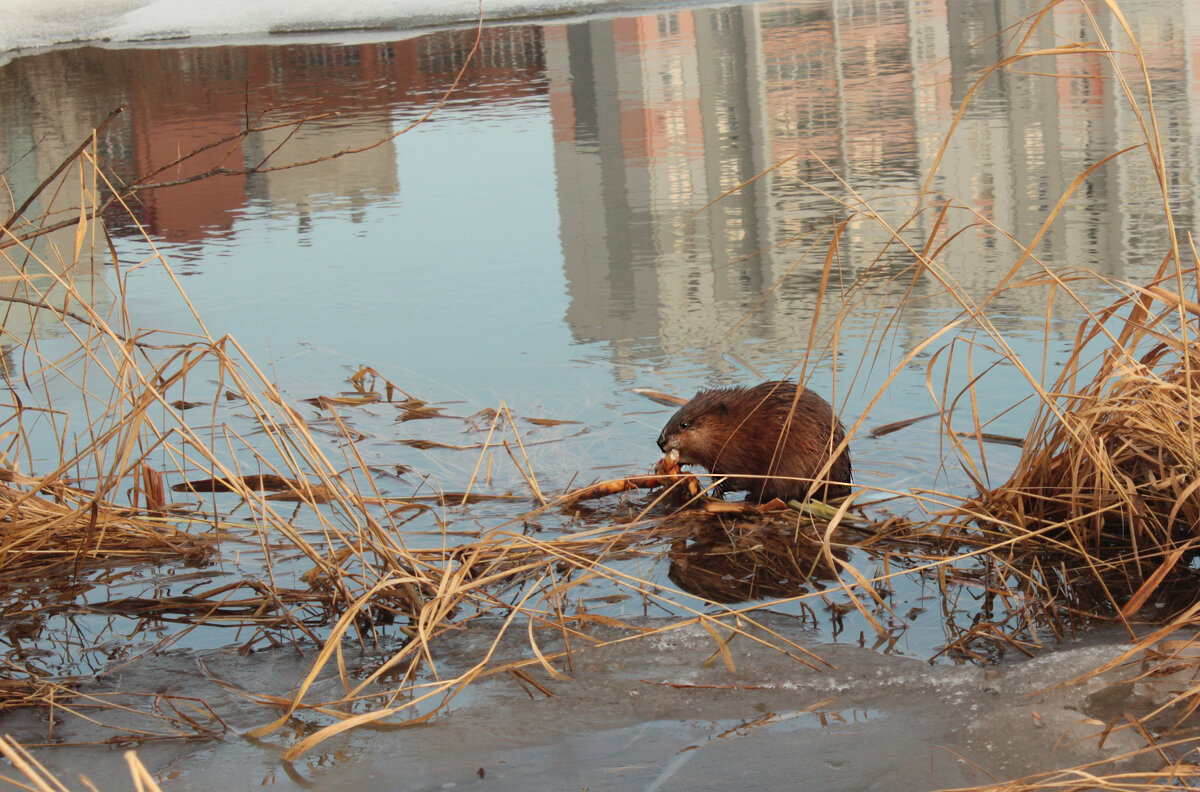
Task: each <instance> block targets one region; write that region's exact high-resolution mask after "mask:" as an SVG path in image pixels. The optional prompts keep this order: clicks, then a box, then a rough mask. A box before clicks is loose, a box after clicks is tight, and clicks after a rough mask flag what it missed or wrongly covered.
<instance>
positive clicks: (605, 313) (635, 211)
mask: <svg viewBox="0 0 1200 792" xmlns="http://www.w3.org/2000/svg"><path fill="white" fill-rule="evenodd" d="M753 14H754V11H753V9H752V8H726V9H716V10H704V11H697V12H680V13H669V14H663V15H659V16H657V17H639V18H634V19H618V20H597V21H591V22H582V23H575V24H570V25H557V26H550V27H548V28H547V31H546V61H547V73H548V76H549V79H550V84H551V92H550V107H551V114H552V123H553V124H554V139H555V165H556V170H557V174H558V199H559V211H560V215H561V224H562V229H563V233H562V242H563V253H564V259H565V262H564V267H565V269H566V276H567V283H568V289H569V290H570V293H571V303H570V306H569V308H568V315H567V320H568V322H569V323H570V325H571V327H572V330H573V332H575V333H576V335H577V336H578V337H580V338H585V339H619V338H639V337H654V336H657V335H659V334H660V333H663V334H671V333H673V332H679V333H686V332H687V324H688V322H687V321H683V322H682V323H681V320H684V319H686V317H685V316H684V314H683V313H681V312H680V311H679V310H677V308H681V307H683V306H691V307H692V309H693V310H696V309H701V310H712V309H714V307H715V306H717V305H725V304H727V303H728V300H727V298H728V297H731V296H735V295H738V294H747V293H761V288H762V277H761V272H760V270H761V266H762V265H761V261H760V259H758V258H757V257H754V256H753V255H751V258H750V259H749V260H747V261H744V262H739V263H738V264H737V265H736V266H730V267H724V266H723V265H726V264H728V263H729V255H728V254H729V253H730V252H731V251H733V252H736V253H742V252H743V251H745V252H747V253H749V254H753V253H754V252H756V251H757V250H758V249H759V248H760V247H761V241H760V231H761V227H760V225H759V224H758V219H759V218H760V217H765V215H766V213H765V212H763V211H761V210H760V209H759V208H758V203H759V202H760V201H762V200H763V198H764V196H765V193H764V191H763V190H762V189H761V188H760V187H757V186H756V187H752V188H750V189H747V190H743V191H741V192H739V193H737V194H736V195H735V196H732V198H731V199H730V200H727V201H725V202H722V203H719V204H717V205H714V206H712V207H709V208H707V209H705V210H704V211H702V212H700V214H699V215H698V216H697V217H695V218H691V219H690V222H689V225H688V227H687V228H686V230H682V231H681V230H680V229H678V228H677V227H676V226H677V225H678V224H679V223H680V222H681V221H682V220H684V219H685V218H687V213H688V212H689V211H690V210H692V209H700V208H701V207H702V206H703V197H704V196H708V195H719V194H720V193H721V192H723V191H725V190H729V189H732V188H734V187H736V186H737V185H738V184H740V183H741V182H743V181H746V180H748V179H749V178H751V177H752V176H753V175H754V174H755V173H757V172H758V170H760V169H761V167H760V165H761V163H759V162H755V161H754V160H753V157H754V156H755V154H756V148H755V146H754V145H753V143H754V142H755V141H756V140H758V139H760V138H759V137H758V135H759V132H758V130H756V129H755V128H754V126H758V125H756V124H754V123H752V121H751V117H752V116H753V115H754V113H755V112H757V110H756V109H755V105H756V104H757V99H758V97H759V95H760V93H761V92H760V91H759V90H758V88H757V82H758V80H757V68H753V66H752V64H753V60H752V59H753V57H754V55H753V50H752V49H751V48H748V47H746V46H745V42H744V41H743V36H744V31H745V30H746V28H747V18H752V17H753ZM713 108H720V112H713ZM759 151H761V149H759ZM702 240H708V241H707V242H704V243H703V244H702V247H701V246H700V245H701V241H702ZM730 240H733V242H734V245H733V246H729V247H727V242H728V241H730ZM664 258H673V259H674V258H681V259H684V260H690V261H695V262H698V264H697V266H696V267H694V268H693V269H692V274H691V275H690V276H689V277H688V278H687V279H685V280H681V279H679V278H677V277H676V274H677V273H676V271H673V270H668V269H666V268H663V267H660V266H659V265H660V263H661V261H662V259H664ZM714 270H715V271H714ZM726 318H727V319H730V320H733V321H736V319H737V318H738V317H736V316H729V317H726ZM701 319H702V320H703V321H704V324H705V326H706V328H708V327H713V326H715V325H716V324H718V323H719V322H720V321H721V318H720V317H714V316H712V315H708V316H707V317H701Z"/></svg>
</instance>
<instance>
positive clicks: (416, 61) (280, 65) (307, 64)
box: [0, 26, 544, 242]
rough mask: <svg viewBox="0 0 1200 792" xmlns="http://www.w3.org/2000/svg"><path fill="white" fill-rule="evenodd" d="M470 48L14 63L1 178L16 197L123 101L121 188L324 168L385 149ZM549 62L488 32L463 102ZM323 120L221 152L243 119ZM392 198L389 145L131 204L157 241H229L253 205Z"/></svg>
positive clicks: (498, 95)
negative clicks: (265, 169)
mask: <svg viewBox="0 0 1200 792" xmlns="http://www.w3.org/2000/svg"><path fill="white" fill-rule="evenodd" d="M474 41H475V34H474V31H445V32H439V33H434V34H431V35H428V36H423V37H420V38H413V39H408V40H404V41H396V42H387V43H371V44H361V45H353V46H336V45H287V46H277V47H268V46H252V47H207V48H181V49H148V50H136V49H122V50H111V51H110V50H101V49H95V48H89V47H82V48H77V49H68V50H61V51H55V52H50V53H45V54H42V55H38V56H34V57H27V58H16V59H14V60H13V61H11V62H10V63H8V64H6V65H5V66H3V67H0V106H2V107H3V108H4V111H5V112H4V113H0V157H2V159H3V162H4V163H12V162H18V165H17V166H16V168H15V169H14V170H13V171H12V172H9V173H8V174H7V175H8V183H9V184H10V185H11V186H12V188H13V190H14V191H15V192H16V193H18V194H20V193H21V191H22V190H24V189H31V188H32V185H35V184H37V183H38V181H40V178H41V177H43V176H45V175H46V174H48V173H50V172H51V171H52V170H53V169H54V168H55V167H56V166H57V165H58V163H59V162H60V161H61V160H62V158H63V157H65V156H66V155H67V154H68V153H69V152H70V151H71V150H72V149H74V148H75V146H77V145H78V144H79V143H80V142H81V141H83V140H84V138H85V137H86V136H87V134H88V133H89V132H90V130H91V128H92V126H94V125H95V124H96V123H98V122H99V121H100V120H101V119H103V118H104V117H105V116H106V115H107V114H108V113H109V111H111V110H112V109H113V108H115V107H117V106H118V105H119V104H121V103H122V102H127V103H128V109H127V110H126V111H125V113H124V114H123V116H122V117H121V118H120V119H119V120H118V121H116V122H114V123H113V124H112V125H111V126H110V128H109V130H108V131H107V132H106V133H105V135H104V136H103V137H102V138H101V142H100V148H101V155H102V156H104V157H105V160H106V162H107V163H108V165H109V166H110V167H111V168H112V170H113V171H114V172H115V173H116V174H117V175H118V176H119V177H120V178H121V179H125V180H131V179H135V178H138V177H140V176H143V175H145V174H148V173H150V172H152V171H154V170H156V169H160V168H163V167H164V166H168V165H169V166H170V167H167V168H166V169H164V170H162V171H161V172H160V173H158V175H157V176H156V177H155V178H154V181H168V180H172V179H179V178H186V177H188V176H191V175H195V174H197V173H200V172H203V171H206V170H208V169H210V168H214V167H221V168H226V169H228V170H230V171H240V170H244V169H245V168H247V167H253V166H256V165H259V164H260V163H261V162H262V161H263V158H264V157H265V156H266V155H267V154H270V153H272V152H275V150H276V149H277V148H278V147H279V146H280V144H283V143H285V141H286V143H285V145H283V147H282V149H280V150H279V151H278V152H277V153H274V154H273V156H272V159H271V160H270V163H269V164H275V165H281V164H285V163H289V162H296V161H303V160H306V159H312V158H317V157H321V156H328V155H332V154H335V153H337V152H338V151H339V150H341V149H346V148H358V147H361V146H365V145H368V144H370V143H374V142H376V141H379V140H383V139H385V138H387V137H388V136H389V135H391V134H392V133H393V132H394V131H396V130H398V129H400V128H402V126H403V125H404V124H406V123H407V122H408V121H411V120H413V119H415V118H417V117H418V116H419V115H420V114H421V113H423V112H424V111H425V110H427V109H429V108H431V107H432V106H433V104H434V103H435V102H436V101H437V100H438V99H440V98H441V96H442V95H443V94H444V93H445V92H446V91H447V90H448V89H449V88H450V87H451V85H452V84H453V83H454V80H455V77H456V76H457V74H458V71H459V70H460V69H462V68H463V66H464V64H466V63H467V58H466V56H467V53H469V52H470V51H471V48H472V45H473V44H474ZM543 65H544V64H543V61H542V58H541V31H540V28H537V27H534V26H522V27H511V28H491V29H488V30H485V31H484V34H483V38H482V40H481V41H480V46H479V50H478V52H476V55H475V58H473V59H472V60H471V62H470V63H469V64H467V66H466V69H465V72H464V75H463V79H462V82H461V83H460V86H459V88H458V89H456V92H455V99H456V101H481V102H503V101H507V100H512V99H519V98H523V97H526V96H528V95H529V94H536V93H538V92H541V91H544V80H543V78H542V72H543ZM63 79H68V80H73V81H77V82H80V83H83V84H84V85H83V86H81V87H78V88H77V89H75V90H70V91H68V92H65V93H64V92H63V91H61V90H60V89H59V88H58V86H59V85H60V83H61V81H62V80H63ZM397 108H400V115H399V117H397V115H398V114H397ZM318 114H323V115H326V117H325V118H322V119H319V120H314V121H310V122H308V123H306V124H305V125H304V126H303V127H302V128H301V130H300V132H299V133H297V134H296V135H293V136H292V137H290V138H289V137H288V135H289V132H290V129H289V128H284V127H280V128H278V129H272V130H269V131H266V132H263V133H257V134H255V135H253V136H251V138H250V139H249V141H248V143H247V145H246V146H245V147H244V148H243V147H242V146H240V145H238V143H237V141H236V140H231V142H227V143H219V144H217V145H215V146H214V145H212V144H213V143H214V142H215V141H221V140H223V139H227V138H229V139H232V138H234V137H236V136H237V134H238V133H239V132H240V131H241V130H243V129H244V128H245V126H246V124H247V123H248V122H249V123H251V124H255V123H262V124H266V125H271V124H278V123H281V122H285V121H289V120H297V119H300V118H304V117H306V116H310V115H318ZM322 138H323V140H322ZM205 147H208V148H205ZM201 149H203V151H200V153H199V154H196V155H195V156H193V157H191V158H189V160H188V161H187V162H185V163H181V164H178V165H175V164H173V163H175V161H176V160H179V159H180V158H183V157H185V156H187V155H189V154H192V153H193V152H197V151H199V150H201ZM22 157H24V159H22ZM22 163H23V164H22ZM26 185H27V186H26ZM398 189H399V183H398V177H397V174H396V158H395V146H394V144H393V143H391V142H385V143H384V144H383V145H380V146H379V147H377V148H376V149H373V150H371V151H370V152H367V153H363V154H358V155H356V156H352V157H337V158H335V159H332V160H330V161H329V162H324V163H321V164H319V165H317V166H314V167H311V168H303V169H300V170H297V171H276V172H273V173H268V174H261V175H257V176H246V175H241V174H237V173H233V174H229V175H222V176H219V177H217V178H211V179H207V180H205V181H204V182H203V184H202V185H201V186H199V187H176V188H171V189H160V190H153V191H147V192H143V193H139V196H138V200H137V201H136V202H134V204H133V205H132V208H133V210H134V212H135V213H136V215H137V218H138V220H139V222H141V223H142V224H143V226H144V227H145V228H146V229H147V230H148V231H149V232H150V233H151V234H152V235H154V236H156V237H158V238H162V239H168V240H171V241H176V242H186V241H198V240H201V239H203V238H205V237H207V236H210V235H213V234H220V233H222V232H224V231H226V230H228V229H229V227H230V226H231V224H232V222H233V218H234V217H235V216H236V213H237V211H238V210H239V209H241V208H242V207H244V206H245V205H246V203H247V201H248V200H249V199H251V198H253V197H255V196H269V197H270V198H271V200H272V201H275V202H280V201H283V202H285V203H286V202H289V201H294V202H296V204H297V205H302V206H303V205H306V206H307V207H308V209H309V210H310V211H315V210H323V211H327V210H336V209H340V208H347V207H350V208H353V207H357V206H361V205H362V204H364V203H368V202H370V201H373V200H377V199H378V198H380V197H388V196H394V195H395V194H396V192H397V190H398ZM277 208H280V209H281V211H288V210H287V207H286V206H284V207H277Z"/></svg>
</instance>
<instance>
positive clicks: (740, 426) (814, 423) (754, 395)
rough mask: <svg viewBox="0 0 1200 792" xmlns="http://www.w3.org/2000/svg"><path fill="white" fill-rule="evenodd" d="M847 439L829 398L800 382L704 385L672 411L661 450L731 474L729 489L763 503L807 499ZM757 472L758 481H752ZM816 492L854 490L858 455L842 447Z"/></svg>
mask: <svg viewBox="0 0 1200 792" xmlns="http://www.w3.org/2000/svg"><path fill="white" fill-rule="evenodd" d="M845 436H846V433H845V430H844V429H843V428H842V424H841V422H840V421H839V420H838V419H837V416H835V415H834V414H833V408H832V407H830V406H829V402H827V401H825V400H824V399H822V398H821V397H820V396H818V395H817V394H816V393H813V392H812V391H811V390H809V389H807V388H800V387H798V386H797V385H796V384H795V383H793V382H764V383H762V384H761V385H755V386H754V387H752V388H743V387H735V388H714V389H712V390H702V391H700V392H699V393H697V394H696V395H695V397H694V398H693V399H692V400H691V401H690V402H688V403H687V404H685V405H683V406H682V407H680V408H679V412H677V413H675V414H674V415H673V416H671V420H669V421H667V425H666V426H665V427H663V430H662V434H660V435H659V436H658V447H659V448H661V449H662V450H663V451H664V452H666V453H670V452H671V451H677V452H678V453H679V461H680V463H682V464H685V465H700V466H702V467H703V468H705V469H706V470H708V471H709V472H710V473H712V474H713V475H717V476H730V478H727V479H726V480H725V483H724V485H723V486H722V489H724V490H727V491H736V490H748V491H749V492H750V497H751V498H753V499H754V500H757V501H768V500H771V499H772V498H782V499H783V500H803V499H804V497H805V495H807V494H808V491H809V489H810V488H811V486H812V481H813V479H815V478H817V476H818V475H819V474H820V473H821V470H822V468H824V467H825V464H826V463H827V462H828V461H829V458H830V455H831V454H832V453H833V451H834V450H835V449H836V448H837V447H838V446H839V445H840V444H841V442H842V439H843V438H844V437H845ZM752 477H754V478H752ZM822 478H823V480H827V481H829V482H830V483H828V484H826V485H823V486H819V487H817V489H816V491H815V492H814V493H813V494H814V496H815V497H817V498H818V499H820V500H830V499H832V498H841V497H844V496H846V495H849V494H850V486H849V484H850V452H849V450H847V449H842V451H841V452H840V453H839V454H838V457H837V459H836V460H834V462H833V464H832V465H830V468H829V472H828V473H827V474H825V476H823V477H822Z"/></svg>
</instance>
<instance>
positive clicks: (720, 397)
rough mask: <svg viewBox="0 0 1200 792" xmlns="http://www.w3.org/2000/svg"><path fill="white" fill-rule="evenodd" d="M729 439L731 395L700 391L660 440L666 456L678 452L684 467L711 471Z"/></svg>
mask: <svg viewBox="0 0 1200 792" xmlns="http://www.w3.org/2000/svg"><path fill="white" fill-rule="evenodd" d="M729 435H730V416H729V403H728V394H727V393H726V392H725V391H722V390H709V391H700V392H699V393H697V394H696V396H695V397H694V398H693V399H692V400H691V401H690V402H688V403H687V404H685V405H683V406H682V407H680V408H679V411H678V412H676V413H675V414H674V415H672V416H671V420H669V421H667V425H666V426H664V427H663V430H662V432H661V433H660V434H659V436H658V447H659V448H660V449H662V451H663V452H664V453H670V452H671V451H678V452H679V462H680V463H681V464H684V465H703V466H704V467H706V468H710V469H711V466H712V463H713V461H714V460H715V459H716V457H717V455H718V454H719V453H720V451H721V448H722V447H723V446H724V445H725V442H726V441H727V440H728V439H729Z"/></svg>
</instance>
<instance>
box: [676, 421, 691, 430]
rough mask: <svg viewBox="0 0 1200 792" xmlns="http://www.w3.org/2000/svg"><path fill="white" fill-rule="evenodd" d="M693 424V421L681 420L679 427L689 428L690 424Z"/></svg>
mask: <svg viewBox="0 0 1200 792" xmlns="http://www.w3.org/2000/svg"><path fill="white" fill-rule="evenodd" d="M691 425H692V422H691V421H680V422H679V428H680V429H687V428H688V427H689V426H691Z"/></svg>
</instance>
